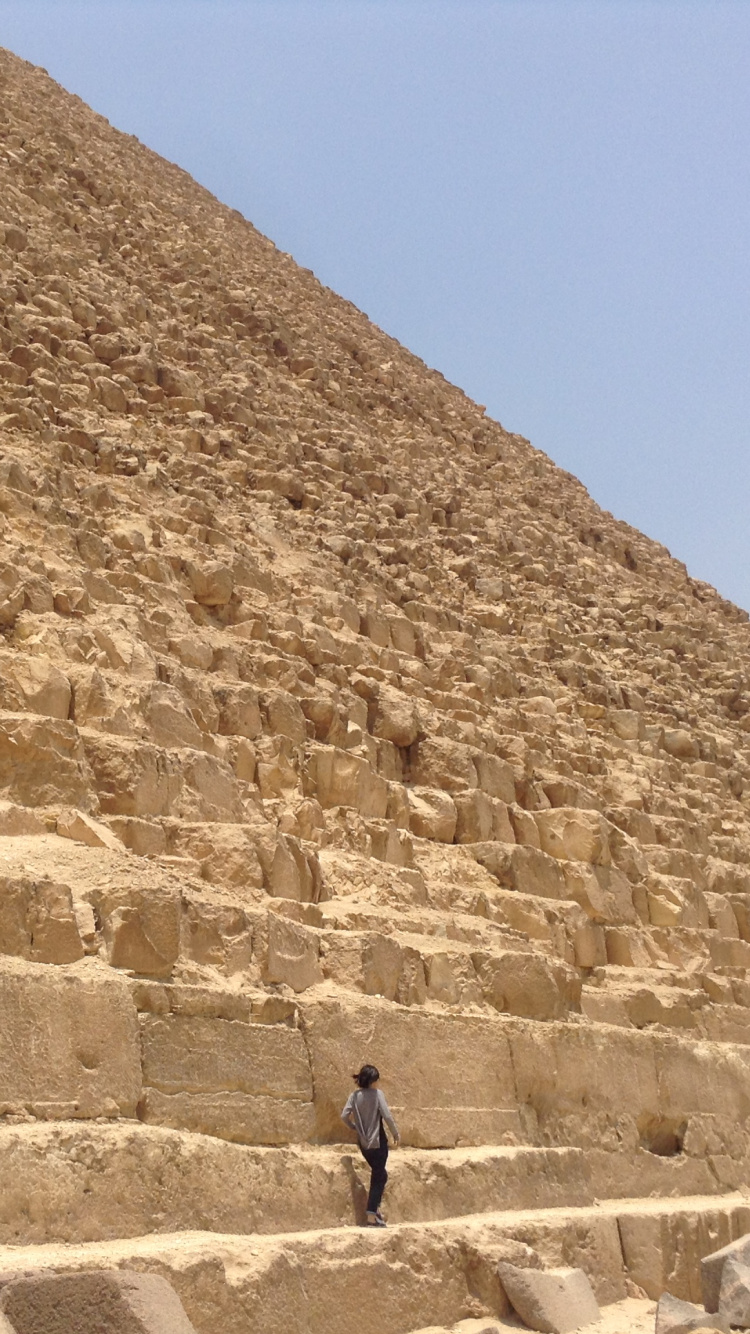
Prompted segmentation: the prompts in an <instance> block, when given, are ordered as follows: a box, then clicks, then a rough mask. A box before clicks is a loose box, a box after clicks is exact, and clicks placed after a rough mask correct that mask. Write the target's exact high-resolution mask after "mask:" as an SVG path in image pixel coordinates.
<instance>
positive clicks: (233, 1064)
mask: <svg viewBox="0 0 750 1334" xmlns="http://www.w3.org/2000/svg"><path fill="white" fill-rule="evenodd" d="M140 1022H141V1042H142V1051H143V1082H144V1084H146V1085H148V1086H149V1087H151V1088H154V1089H158V1090H159V1091H160V1092H162V1093H165V1094H176V1093H209V1094H218V1093H222V1092H235V1091H236V1092H238V1093H243V1094H249V1095H251V1096H258V1095H260V1096H262V1097H267V1098H272V1099H278V1100H279V1101H283V1100H284V1099H292V1100H296V1101H310V1100H311V1098H312V1081H311V1075H310V1064H309V1061H308V1056H307V1051H306V1048H305V1044H304V1041H303V1039H302V1034H301V1033H300V1032H298V1030H297V1029H293V1028H286V1027H285V1026H284V1025H277V1024H247V1023H242V1022H240V1021H238V1020H228V1019H204V1018H200V1017H198V1016H191V1017H183V1016H180V1015H169V1016H166V1017H163V1018H162V1017H155V1016H153V1015H143V1016H141V1021H140Z"/></svg>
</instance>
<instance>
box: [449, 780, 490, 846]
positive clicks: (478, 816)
mask: <svg viewBox="0 0 750 1334" xmlns="http://www.w3.org/2000/svg"><path fill="white" fill-rule="evenodd" d="M453 802H454V804H455V807H456V833H455V840H456V842H457V843H486V842H488V840H490V839H492V838H493V837H494V832H495V812H494V809H493V804H492V799H491V797H488V796H487V794H486V792H482V791H480V789H479V788H474V789H473V790H472V791H470V792H457V793H456V794H455V796H454V797H453Z"/></svg>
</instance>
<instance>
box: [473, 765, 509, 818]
mask: <svg viewBox="0 0 750 1334" xmlns="http://www.w3.org/2000/svg"><path fill="white" fill-rule="evenodd" d="M473 758H474V767H475V768H476V771H477V781H478V783H479V786H480V788H481V789H482V791H483V792H487V793H488V795H489V796H491V797H497V798H498V799H499V800H500V801H504V802H505V804H506V805H507V806H510V805H512V803H513V802H514V801H515V799H516V783H515V779H514V777H513V769H512V768H511V766H510V765H509V764H508V761H507V760H502V759H500V756H499V755H490V754H488V753H487V752H485V751H477V752H476V753H475V754H474V757H473Z"/></svg>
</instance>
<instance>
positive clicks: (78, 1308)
mask: <svg viewBox="0 0 750 1334" xmlns="http://www.w3.org/2000/svg"><path fill="white" fill-rule="evenodd" d="M0 1312H1V1313H2V1315H3V1316H4V1317H5V1319H6V1320H7V1321H8V1322H9V1328H10V1329H11V1330H12V1331H13V1334H54V1332H55V1331H58V1330H59V1331H63V1330H70V1331H73V1330H75V1332H76V1334H100V1332H101V1331H102V1330H106V1331H107V1334H195V1329H194V1326H193V1325H192V1324H191V1323H190V1321H189V1320H188V1318H187V1315H186V1314H185V1309H184V1307H183V1305H182V1302H181V1301H180V1299H179V1297H178V1296H177V1293H176V1292H175V1290H174V1288H173V1287H172V1285H171V1284H170V1283H168V1282H167V1280H166V1279H165V1278H163V1277H162V1275H161V1274H139V1273H136V1272H135V1271H132V1270H83V1271H82V1272H80V1273H77V1274H48V1273H41V1272H40V1273H38V1274H29V1275H26V1274H24V1275H23V1276H22V1277H18V1278H13V1279H11V1281H10V1282H7V1283H5V1285H4V1286H3V1289H2V1292H0Z"/></svg>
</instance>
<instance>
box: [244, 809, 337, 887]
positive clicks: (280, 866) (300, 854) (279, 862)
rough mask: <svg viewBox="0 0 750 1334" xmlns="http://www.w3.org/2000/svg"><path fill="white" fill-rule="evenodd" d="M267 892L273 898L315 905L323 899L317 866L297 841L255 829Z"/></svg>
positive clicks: (320, 878) (320, 877)
mask: <svg viewBox="0 0 750 1334" xmlns="http://www.w3.org/2000/svg"><path fill="white" fill-rule="evenodd" d="M253 837H254V840H255V847H256V851H257V854H258V860H259V862H260V866H261V869H262V872H263V884H264V887H265V889H266V891H267V892H268V893H269V894H272V895H273V896H274V897H275V898H282V899H296V900H297V901H298V902H302V903H317V902H318V900H319V899H321V898H322V897H324V896H325V895H324V891H323V883H322V875H321V871H320V863H319V861H318V858H317V855H316V854H315V853H314V852H310V853H308V852H306V851H305V849H304V848H303V847H302V845H301V844H300V842H299V840H298V839H297V838H294V837H293V836H292V835H290V834H277V833H276V831H275V830H273V829H270V828H267V829H266V828H263V826H257V827H256V828H254V830H253Z"/></svg>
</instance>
